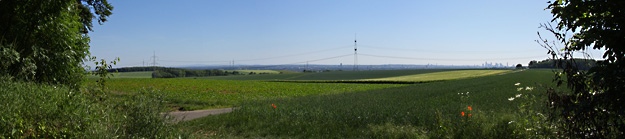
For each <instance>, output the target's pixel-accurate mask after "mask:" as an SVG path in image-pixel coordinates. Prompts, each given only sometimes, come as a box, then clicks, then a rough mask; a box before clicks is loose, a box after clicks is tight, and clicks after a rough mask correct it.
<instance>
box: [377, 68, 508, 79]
mask: <svg viewBox="0 0 625 139" xmlns="http://www.w3.org/2000/svg"><path fill="white" fill-rule="evenodd" d="M509 71H510V70H455V71H441V72H432V73H424V74H414V75H405V76H396V77H387V78H377V79H366V80H383V81H384V80H387V81H437V80H452V79H462V78H471V77H480V76H487V75H493V74H501V73H505V72H509Z"/></svg>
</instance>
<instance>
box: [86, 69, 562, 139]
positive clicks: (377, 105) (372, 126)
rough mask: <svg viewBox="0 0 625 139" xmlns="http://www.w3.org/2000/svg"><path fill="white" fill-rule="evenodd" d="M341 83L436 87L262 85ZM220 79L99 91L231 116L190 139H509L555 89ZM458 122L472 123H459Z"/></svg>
mask: <svg viewBox="0 0 625 139" xmlns="http://www.w3.org/2000/svg"><path fill="white" fill-rule="evenodd" d="M384 72H387V73H388V74H384ZM341 73H342V74H345V75H342V76H339V77H342V78H346V79H351V80H364V79H375V80H411V81H417V80H424V79H428V80H438V82H427V83H418V84H361V83H292V82H268V81H270V80H272V79H273V80H275V79H276V78H277V77H280V78H279V79H293V81H304V80H312V79H330V80H339V79H340V78H339V77H337V76H338V75H339V74H341ZM363 73H367V74H363ZM324 76H325V77H324ZM224 77H227V78H224V79H230V80H215V79H217V78H213V77H210V78H208V79H202V78H198V79H193V78H172V79H139V78H121V79H112V80H109V81H108V82H107V87H108V88H109V89H110V90H112V91H113V92H114V93H115V94H118V95H117V96H120V97H124V96H132V94H133V92H138V91H140V90H144V89H153V90H155V91H154V92H157V93H161V94H163V95H164V97H165V99H166V101H168V105H169V106H170V107H171V108H172V109H177V110H198V109H207V108H225V107H237V108H236V109H235V110H234V111H233V112H232V113H229V114H222V115H214V116H208V117H204V118H200V119H195V120H191V121H186V122H181V123H178V124H179V125H180V127H183V130H186V131H188V132H191V133H194V136H198V137H216V138H241V137H242V138H258V137H262V138H265V137H269V138H274V137H277V138H283V137H284V138H293V137H295V138H298V137H315V138H329V137H339V138H423V137H430V138H456V137H457V136H455V135H467V134H466V133H465V132H469V131H470V132H475V133H474V134H473V133H472V134H471V135H472V136H473V137H483V136H497V138H513V137H523V136H520V135H518V134H517V133H520V132H521V131H516V130H515V129H516V128H515V127H518V126H519V125H516V124H510V123H511V122H513V121H523V119H522V118H523V117H522V116H523V115H528V113H530V112H531V111H529V110H528V108H521V106H523V105H525V102H524V101H521V100H523V99H529V98H533V97H532V96H535V95H541V94H543V93H544V92H545V89H544V87H542V86H552V85H553V83H552V82H551V79H552V77H553V73H552V71H550V70H525V71H514V72H511V71H510V70H395V71H366V72H365V71H359V72H326V73H285V74H267V75H241V76H224ZM235 77H236V78H235ZM258 80H261V81H258ZM90 81H94V80H90ZM318 81H323V80H318ZM517 83H518V84H520V85H515V84H517ZM144 92H145V91H144ZM520 96H522V97H520ZM511 98H516V100H514V101H511V100H510V99H511ZM543 98H544V97H543ZM535 101H542V100H535ZM467 107H472V110H467ZM525 107H527V106H525ZM465 112H466V113H467V115H469V114H472V117H471V118H468V117H467V116H461V115H460V114H461V113H465ZM502 130H503V131H502ZM523 131H525V129H523ZM513 132H514V133H513ZM501 135H511V136H501ZM512 135H513V136H512Z"/></svg>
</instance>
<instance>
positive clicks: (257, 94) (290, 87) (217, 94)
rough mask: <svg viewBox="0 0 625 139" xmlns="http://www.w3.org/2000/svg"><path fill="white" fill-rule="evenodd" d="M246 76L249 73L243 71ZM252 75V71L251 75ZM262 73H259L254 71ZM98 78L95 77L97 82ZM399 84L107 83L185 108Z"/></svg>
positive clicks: (119, 91) (177, 80) (176, 80)
mask: <svg viewBox="0 0 625 139" xmlns="http://www.w3.org/2000/svg"><path fill="white" fill-rule="evenodd" d="M243 76H245V75H243ZM250 76H251V75H250ZM253 76H259V75H253ZM94 81H95V80H91V82H94ZM398 86H405V85H398V84H341V83H276V82H260V81H231V80H205V79H189V78H170V79H132V78H127V79H112V80H110V81H108V82H107V87H108V88H109V89H110V90H112V91H113V92H115V93H116V94H122V95H126V94H132V93H133V92H138V91H141V90H142V89H147V88H152V89H155V90H157V91H159V92H160V93H162V94H164V95H165V96H166V99H167V100H168V101H170V103H171V104H170V105H171V106H172V107H176V108H182V109H183V110H196V109H206V108H223V107H234V106H238V105H240V103H241V102H244V101H249V100H263V99H269V98H284V97H298V96H307V95H320V94H336V93H344V92H354V91H364V90H372V89H383V88H390V87H398Z"/></svg>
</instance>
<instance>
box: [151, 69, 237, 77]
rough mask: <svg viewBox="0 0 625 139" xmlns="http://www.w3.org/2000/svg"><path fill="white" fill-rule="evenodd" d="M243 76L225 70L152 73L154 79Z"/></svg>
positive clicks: (183, 70)
mask: <svg viewBox="0 0 625 139" xmlns="http://www.w3.org/2000/svg"><path fill="white" fill-rule="evenodd" d="M228 75H241V73H239V72H237V71H232V72H228V71H225V70H218V69H211V70H189V69H178V68H161V69H158V70H156V71H154V72H152V78H178V77H206V76H228Z"/></svg>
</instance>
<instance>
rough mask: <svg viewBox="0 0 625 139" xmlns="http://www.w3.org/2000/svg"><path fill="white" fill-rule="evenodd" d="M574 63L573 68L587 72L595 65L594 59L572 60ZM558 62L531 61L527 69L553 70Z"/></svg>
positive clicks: (547, 60) (552, 60)
mask: <svg viewBox="0 0 625 139" xmlns="http://www.w3.org/2000/svg"><path fill="white" fill-rule="evenodd" d="M573 60H574V61H575V63H574V64H573V66H576V67H577V68H578V69H580V70H588V69H590V68H591V67H594V66H595V65H596V63H597V61H595V60H594V59H573ZM568 62H569V61H568V60H567V61H563V62H562V64H566V63H568ZM557 63H558V62H557V60H554V59H546V60H542V61H536V60H532V61H530V63H529V64H528V66H529V68H531V69H532V68H534V69H536V68H548V69H555V68H557V67H558V66H557V65H556V64H557Z"/></svg>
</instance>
